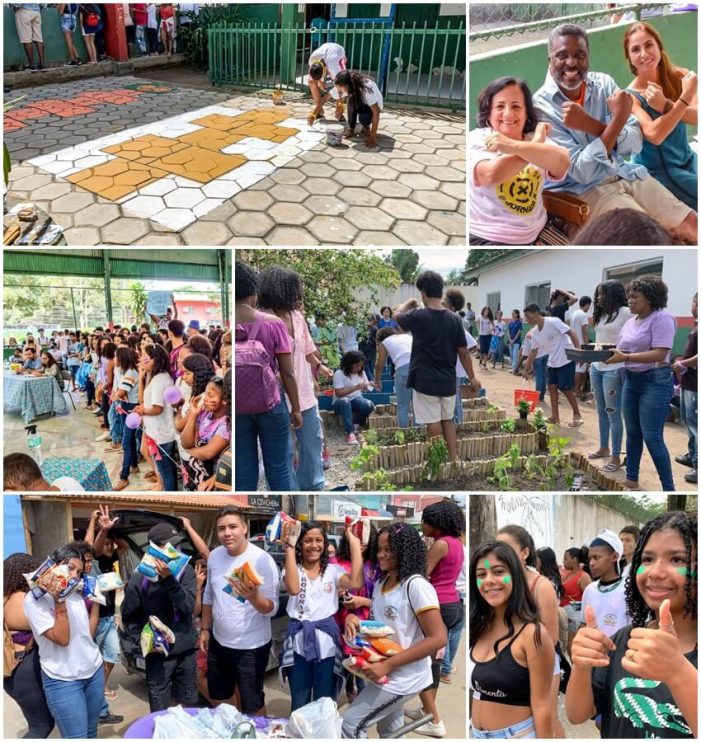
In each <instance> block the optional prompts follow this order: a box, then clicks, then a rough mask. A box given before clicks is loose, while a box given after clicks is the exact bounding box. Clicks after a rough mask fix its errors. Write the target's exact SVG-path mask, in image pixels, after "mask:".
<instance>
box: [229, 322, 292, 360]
mask: <svg viewBox="0 0 701 742" xmlns="http://www.w3.org/2000/svg"><path fill="white" fill-rule="evenodd" d="M263 317H270V315H265V314H264V315H263ZM252 327H253V322H242V323H240V324H237V325H236V328H235V329H236V331H237V332H238V331H239V330H241V331H242V332H243V334H244V335H245V336H246V337H247V336H248V334H249V333H250V332H251V328H252ZM237 339H238V338H237ZM242 339H245V338H242ZM256 340H258V341H259V342H260V343H261V344H262V345H263V347H264V348H265V349H266V351H267V352H268V355H269V356H270V360H271V363H270V366H271V368H272V369H273V371H274V372H275V373H277V371H278V365H277V358H276V357H275V356H276V355H277V354H278V353H292V341H291V339H290V336H289V335H288V334H287V325H285V323H284V322H283V321H282V320H278V319H277V318H276V319H264V320H263V321H262V322H261V324H260V328H259V329H258V334H257V335H256Z"/></svg>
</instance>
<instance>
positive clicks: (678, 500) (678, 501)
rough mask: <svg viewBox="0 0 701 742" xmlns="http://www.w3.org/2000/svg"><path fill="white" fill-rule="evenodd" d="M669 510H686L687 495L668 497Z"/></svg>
mask: <svg viewBox="0 0 701 742" xmlns="http://www.w3.org/2000/svg"><path fill="white" fill-rule="evenodd" d="M667 510H686V495H679V494H676V493H675V494H674V495H667Z"/></svg>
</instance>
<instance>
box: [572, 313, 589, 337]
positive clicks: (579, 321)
mask: <svg viewBox="0 0 701 742" xmlns="http://www.w3.org/2000/svg"><path fill="white" fill-rule="evenodd" d="M588 326H589V315H588V314H587V313H586V312H585V311H584V310H583V309H579V307H578V308H577V309H575V310H574V311H573V312H572V315H571V316H570V327H571V328H572V329H573V330H574V334H575V335H576V336H577V338H578V339H579V342H580V344H581V343H588V342H589V335H588V333H583V332H582V327H588ZM582 335H584V338H582Z"/></svg>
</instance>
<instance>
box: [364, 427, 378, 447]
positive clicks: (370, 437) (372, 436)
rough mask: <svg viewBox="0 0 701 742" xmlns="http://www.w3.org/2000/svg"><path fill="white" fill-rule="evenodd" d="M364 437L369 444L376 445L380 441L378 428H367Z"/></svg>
mask: <svg viewBox="0 0 701 742" xmlns="http://www.w3.org/2000/svg"><path fill="white" fill-rule="evenodd" d="M363 437H364V438H365V442H366V443H367V444H368V445H369V446H376V445H377V444H378V442H379V436H378V435H377V431H376V430H366V431H365V433H363Z"/></svg>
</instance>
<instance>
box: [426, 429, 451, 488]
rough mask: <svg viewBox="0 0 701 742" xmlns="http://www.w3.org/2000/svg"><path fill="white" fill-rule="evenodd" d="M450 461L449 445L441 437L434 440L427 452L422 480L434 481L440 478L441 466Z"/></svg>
mask: <svg viewBox="0 0 701 742" xmlns="http://www.w3.org/2000/svg"><path fill="white" fill-rule="evenodd" d="M447 460H448V445H447V444H446V442H445V440H444V439H443V438H440V437H436V438H433V439H432V440H431V441H430V442H429V444H428V450H427V451H426V463H425V464H424V468H423V471H422V473H421V477H422V479H425V480H429V481H431V480H433V479H435V478H436V477H437V476H438V472H439V471H440V469H441V466H442V465H443V464H445V462H446V461H447Z"/></svg>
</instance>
